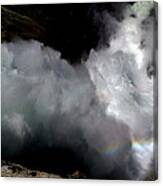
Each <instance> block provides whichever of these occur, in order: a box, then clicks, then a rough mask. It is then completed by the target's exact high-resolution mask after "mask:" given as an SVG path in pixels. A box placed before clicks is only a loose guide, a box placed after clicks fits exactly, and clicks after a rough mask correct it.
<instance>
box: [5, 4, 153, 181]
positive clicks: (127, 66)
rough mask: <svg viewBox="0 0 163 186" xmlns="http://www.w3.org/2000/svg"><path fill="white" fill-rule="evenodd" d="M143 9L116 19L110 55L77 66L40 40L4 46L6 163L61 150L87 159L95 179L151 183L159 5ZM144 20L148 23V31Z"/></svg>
mask: <svg viewBox="0 0 163 186" xmlns="http://www.w3.org/2000/svg"><path fill="white" fill-rule="evenodd" d="M138 6H139V3H135V4H134V5H133V6H130V7H128V8H127V9H126V11H125V14H124V15H125V18H124V20H123V21H122V22H116V21H115V19H113V21H115V24H116V25H117V26H118V31H117V32H116V33H115V34H114V35H113V36H112V38H111V40H110V41H108V42H109V45H110V46H109V47H108V48H107V47H104V48H102V49H100V50H98V51H95V50H93V49H92V50H91V52H90V55H89V57H88V59H87V61H83V62H82V63H81V64H79V65H77V66H75V67H74V66H71V65H70V64H69V63H68V62H67V61H66V60H64V59H61V57H60V53H59V52H58V51H55V50H53V49H51V48H49V47H44V45H43V44H42V43H40V42H38V41H34V40H31V41H22V40H18V41H13V42H10V43H3V44H2V158H8V159H10V158H13V157H16V156H20V155H21V153H22V152H24V149H25V148H26V146H27V145H29V146H30V147H31V149H32V148H33V146H34V148H35V149H37V148H38V149H40V148H42V149H48V148H53V146H54V147H56V146H60V147H63V148H64V147H68V148H70V149H73V150H74V151H75V152H77V153H80V154H81V156H83V159H84V162H85V164H86V165H87V167H88V169H89V175H90V176H92V177H96V178H101V177H103V176H108V178H109V175H111V174H112V173H113V172H114V174H117V178H121V179H123V178H124V179H144V178H145V177H146V176H147V175H148V174H149V172H150V171H151V169H153V167H152V161H153V154H154V151H153V146H154V137H153V127H154V123H153V83H154V78H155V76H153V75H151V76H149V75H148V73H147V69H148V68H149V66H152V65H151V61H152V59H153V52H152V51H153V22H152V18H151V17H150V16H149V12H150V9H151V7H152V4H150V3H149V2H147V3H144V4H141V6H144V7H143V8H144V9H143V12H141V11H137V7H138ZM131 14H135V15H136V16H130V15H131ZM106 18H107V16H106ZM143 20H148V21H147V23H146V25H144V27H143V26H142V21H143ZM106 21H107V20H106ZM108 26H109V23H108ZM79 44H80V43H79ZM151 68H152V67H151ZM79 131H80V132H79ZM83 141H84V142H85V143H86V144H87V145H88V148H87V149H84V150H83V149H82V148H81V147H82V144H83ZM28 149H29V148H28ZM31 151H32V150H31ZM120 175H121V177H120ZM118 176H119V177H118Z"/></svg>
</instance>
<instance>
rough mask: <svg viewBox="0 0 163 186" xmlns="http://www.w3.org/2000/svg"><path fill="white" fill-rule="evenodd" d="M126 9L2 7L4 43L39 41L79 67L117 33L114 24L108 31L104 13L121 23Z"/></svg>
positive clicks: (108, 5)
mask: <svg viewBox="0 0 163 186" xmlns="http://www.w3.org/2000/svg"><path fill="white" fill-rule="evenodd" d="M126 5H127V3H86V4H52V5H48V4H46V5H12V6H11V5H9V6H2V41H3V40H11V39H12V38H14V37H15V36H16V37H21V38H25V39H37V40H39V41H41V42H43V43H44V44H46V45H49V46H52V47H53V48H54V49H56V50H59V51H60V52H61V54H62V57H63V58H66V59H68V60H69V61H70V62H71V63H78V62H79V61H80V59H81V58H87V55H88V53H89V51H90V49H91V48H94V49H96V48H97V47H99V44H100V45H105V44H106V35H107V38H108V34H110V35H111V34H112V33H113V32H115V29H114V28H113V25H112V24H111V23H110V28H107V30H106V24H105V22H106V20H105V19H104V14H103V13H104V12H108V13H109V15H111V16H113V17H115V18H116V19H117V20H118V21H121V20H122V19H123V10H124V8H125V6H126ZM11 11H12V12H11ZM117 12H118V13H117ZM13 15H14V16H13ZM29 18H30V19H29ZM107 21H109V20H107ZM36 23H37V24H36ZM40 25H41V26H40ZM108 29H109V31H108Z"/></svg>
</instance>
